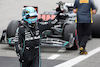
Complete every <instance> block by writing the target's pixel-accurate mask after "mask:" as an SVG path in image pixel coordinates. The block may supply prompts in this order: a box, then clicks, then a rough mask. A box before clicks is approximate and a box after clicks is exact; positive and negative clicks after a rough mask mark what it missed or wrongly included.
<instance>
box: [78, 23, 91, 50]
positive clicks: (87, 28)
mask: <svg viewBox="0 0 100 67" xmlns="http://www.w3.org/2000/svg"><path fill="white" fill-rule="evenodd" d="M91 25H92V24H91V23H77V33H78V41H79V47H83V48H84V49H85V47H86V43H87V41H88V39H89V36H90V34H91Z"/></svg>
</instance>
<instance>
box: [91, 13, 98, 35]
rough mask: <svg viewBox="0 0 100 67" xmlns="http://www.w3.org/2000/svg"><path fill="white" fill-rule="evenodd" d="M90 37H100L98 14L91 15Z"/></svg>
mask: <svg viewBox="0 0 100 67" xmlns="http://www.w3.org/2000/svg"><path fill="white" fill-rule="evenodd" d="M93 21H94V23H93V24H92V37H100V15H97V14H95V15H93Z"/></svg>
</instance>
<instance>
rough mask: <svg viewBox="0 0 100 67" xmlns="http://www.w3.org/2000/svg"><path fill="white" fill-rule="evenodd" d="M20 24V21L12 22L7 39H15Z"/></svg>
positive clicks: (10, 44) (8, 28)
mask: <svg viewBox="0 0 100 67" xmlns="http://www.w3.org/2000/svg"><path fill="white" fill-rule="evenodd" d="M19 24H20V22H19V21H15V20H12V21H11V22H10V23H9V25H8V27H7V31H6V32H7V39H9V38H11V37H15V33H16V29H17V28H18V26H19ZM9 46H13V44H12V43H9Z"/></svg>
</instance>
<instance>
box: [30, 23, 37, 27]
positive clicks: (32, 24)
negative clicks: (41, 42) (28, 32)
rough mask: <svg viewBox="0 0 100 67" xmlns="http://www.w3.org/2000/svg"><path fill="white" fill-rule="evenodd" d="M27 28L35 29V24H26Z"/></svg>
mask: <svg viewBox="0 0 100 67" xmlns="http://www.w3.org/2000/svg"><path fill="white" fill-rule="evenodd" d="M28 26H29V27H30V28H35V26H36V23H31V24H28Z"/></svg>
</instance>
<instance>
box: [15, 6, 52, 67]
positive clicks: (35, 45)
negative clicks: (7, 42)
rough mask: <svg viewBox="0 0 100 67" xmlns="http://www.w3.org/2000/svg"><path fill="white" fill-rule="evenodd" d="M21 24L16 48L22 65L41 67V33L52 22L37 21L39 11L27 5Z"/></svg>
mask: <svg viewBox="0 0 100 67" xmlns="http://www.w3.org/2000/svg"><path fill="white" fill-rule="evenodd" d="M22 16H23V19H22V21H21V26H19V27H18V28H17V31H16V36H15V50H16V53H17V55H18V56H19V61H20V62H21V65H20V66H21V67H40V66H41V62H39V61H40V49H39V48H40V35H41V33H42V31H44V30H46V29H49V28H50V27H51V26H52V24H51V23H48V24H45V25H42V24H40V23H39V21H37V16H38V14H37V12H36V10H35V9H34V8H33V7H25V9H24V10H23V12H22Z"/></svg>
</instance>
